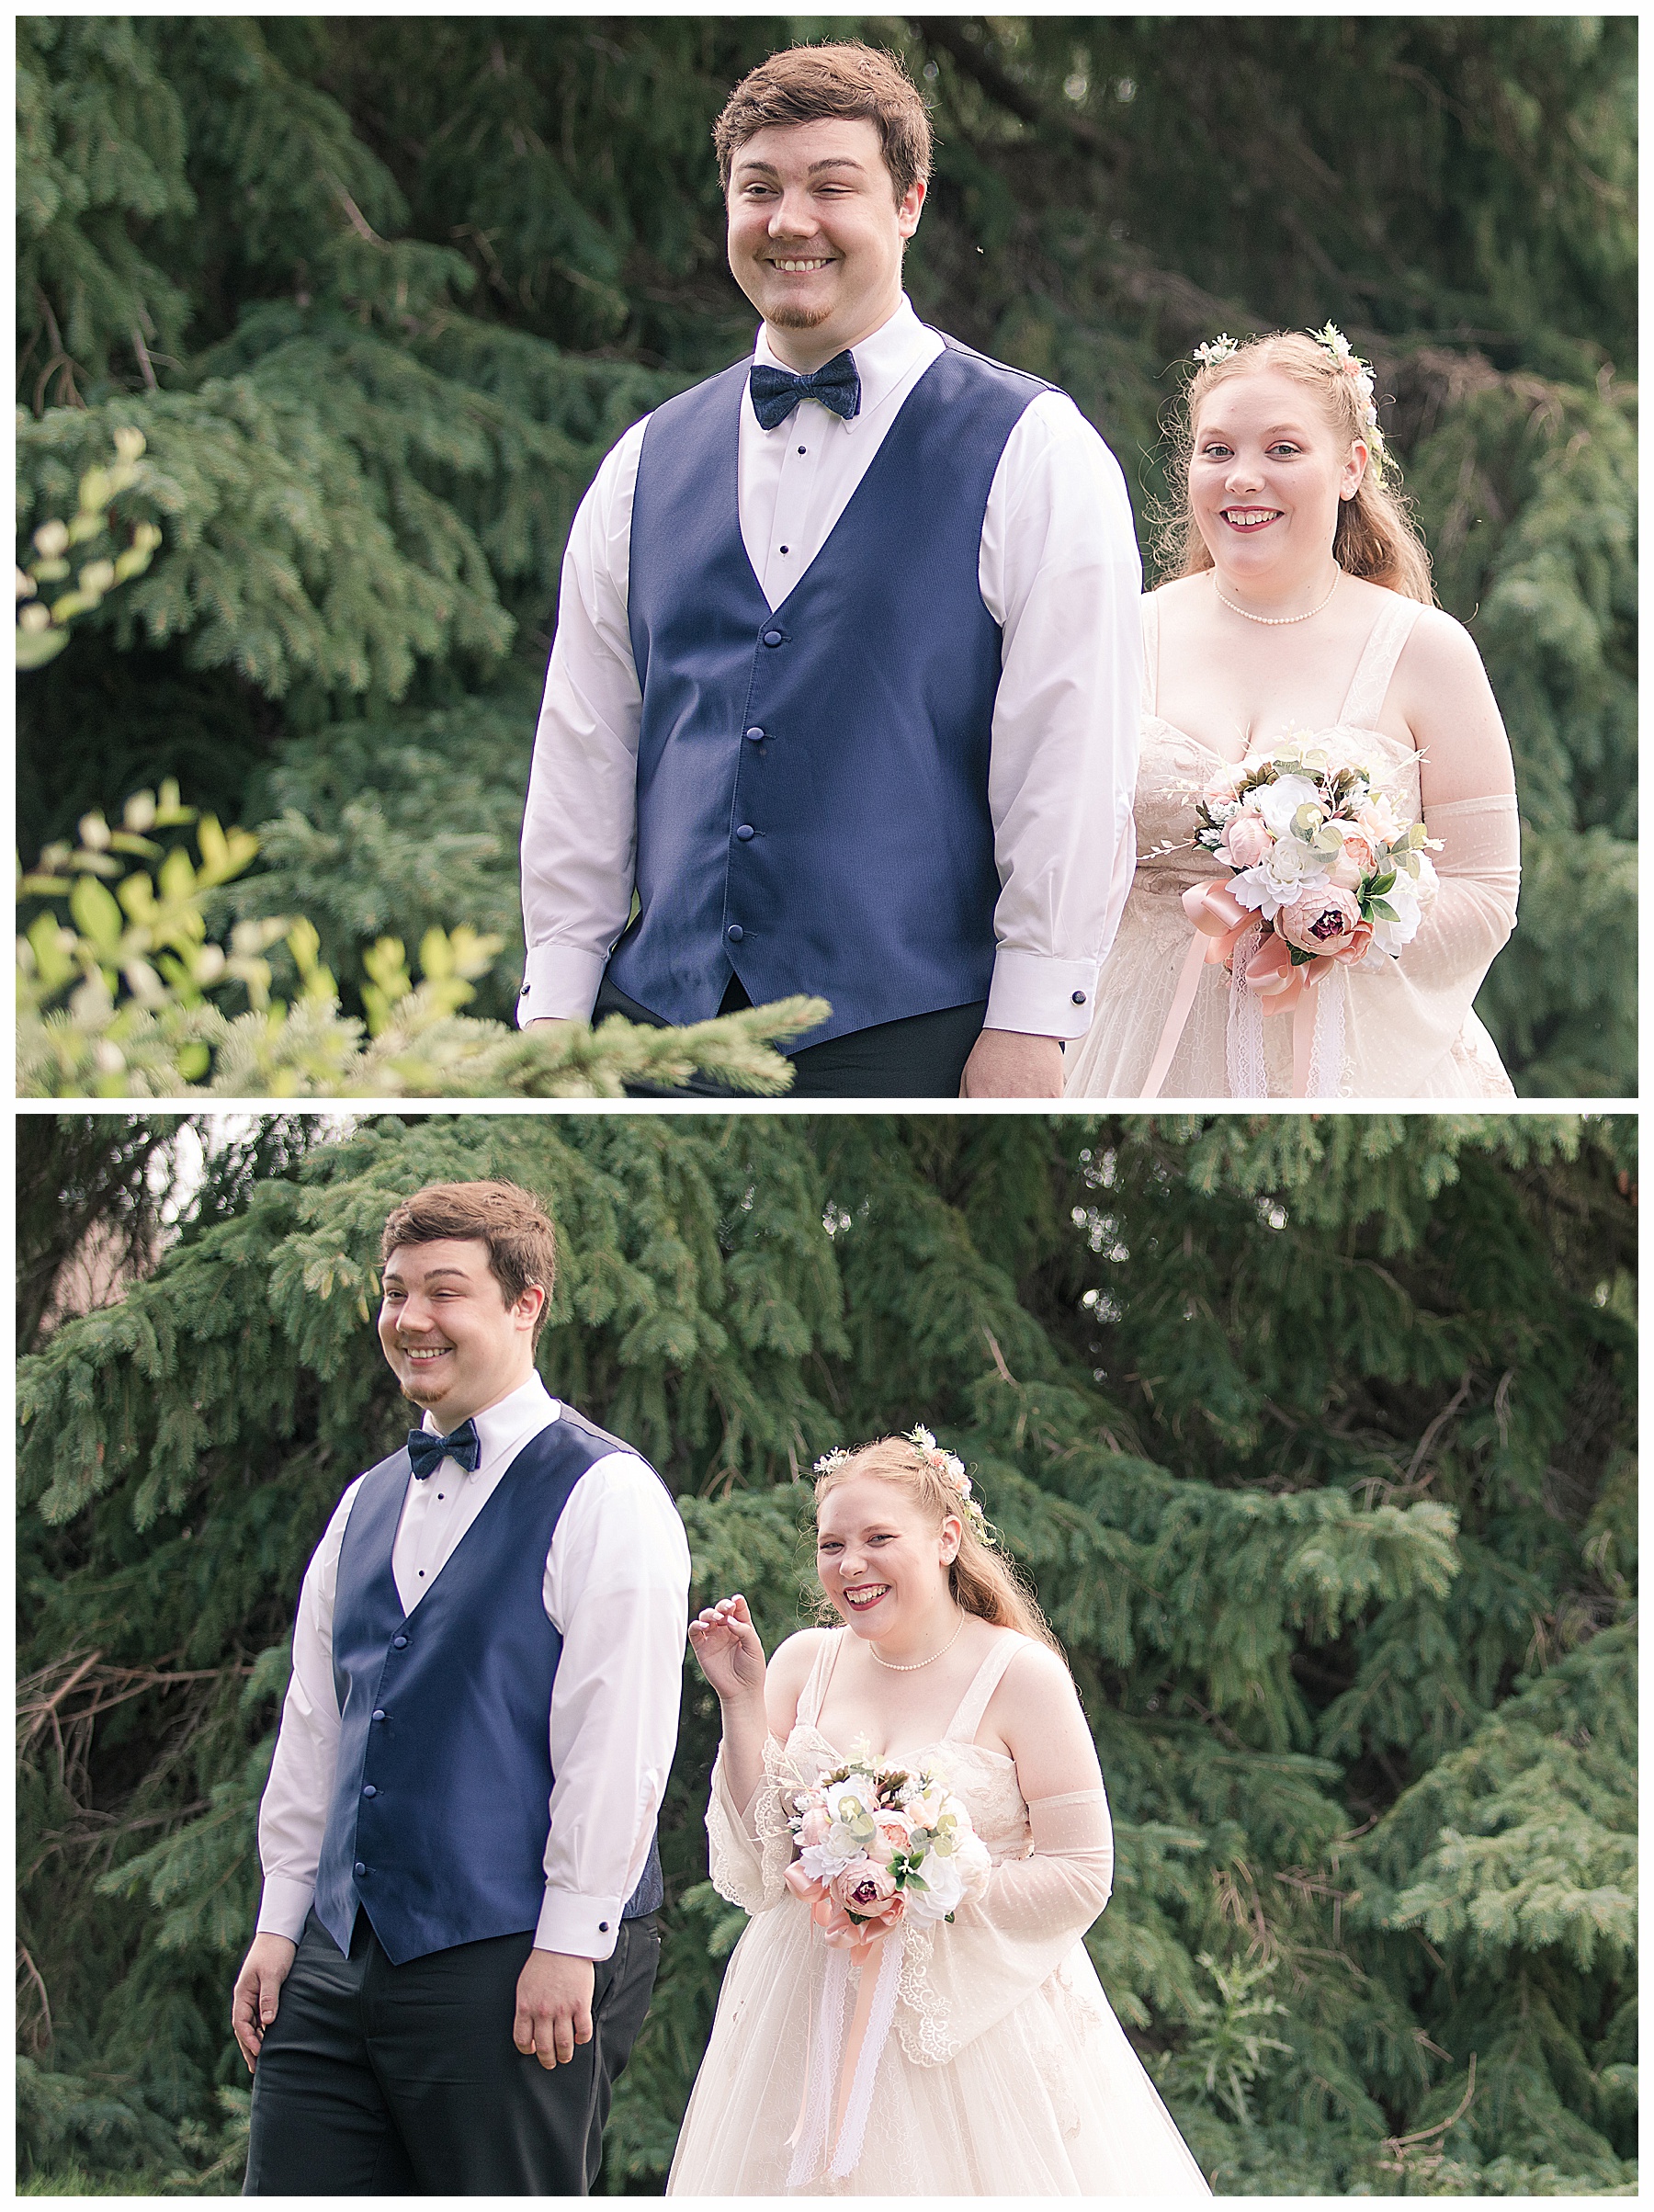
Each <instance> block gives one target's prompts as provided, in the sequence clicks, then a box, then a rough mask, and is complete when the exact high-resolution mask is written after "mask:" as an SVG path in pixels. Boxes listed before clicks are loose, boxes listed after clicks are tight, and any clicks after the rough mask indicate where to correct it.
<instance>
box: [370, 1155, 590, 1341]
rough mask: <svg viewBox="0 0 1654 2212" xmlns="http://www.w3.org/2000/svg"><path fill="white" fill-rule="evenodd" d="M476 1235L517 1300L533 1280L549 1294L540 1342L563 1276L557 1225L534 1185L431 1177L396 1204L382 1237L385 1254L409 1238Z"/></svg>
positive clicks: (504, 1288)
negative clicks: (445, 1180)
mask: <svg viewBox="0 0 1654 2212" xmlns="http://www.w3.org/2000/svg"><path fill="white" fill-rule="evenodd" d="M444 1237H475V1238H480V1239H481V1242H483V1243H484V1244H486V1245H487V1247H488V1272H489V1273H490V1275H492V1276H493V1278H494V1280H495V1282H496V1283H498V1284H499V1286H500V1295H501V1297H502V1298H503V1299H504V1301H505V1303H506V1304H507V1305H508V1306H515V1304H516V1302H517V1300H518V1299H520V1298H521V1297H522V1295H523V1293H524V1291H525V1290H527V1288H528V1287H529V1285H530V1284H531V1283H538V1285H539V1287H540V1288H541V1289H542V1290H543V1291H544V1292H545V1294H546V1302H545V1304H544V1305H543V1306H541V1308H540V1310H539V1314H538V1319H537V1320H536V1322H535V1324H534V1334H535V1339H536V1341H537V1342H538V1337H539V1333H540V1330H541V1328H542V1327H543V1326H544V1324H545V1319H546V1315H547V1314H548V1312H549V1310H550V1307H551V1290H552V1286H553V1285H554V1284H555V1283H556V1281H557V1231H555V1230H554V1229H553V1228H552V1226H551V1223H550V1220H549V1218H548V1216H547V1214H546V1211H545V1208H543V1207H542V1206H541V1205H540V1202H539V1200H538V1198H537V1197H535V1195H534V1193H533V1192H532V1191H531V1190H525V1189H524V1188H523V1186H522V1185H521V1184H520V1183H482V1182H478V1183H427V1184H426V1185H425V1188H424V1189H423V1190H416V1191H415V1192H414V1196H413V1197H411V1198H404V1199H403V1200H402V1204H401V1205H400V1206H396V1207H393V1208H391V1213H390V1215H389V1217H388V1218H387V1219H386V1222H385V1227H384V1232H383V1234H382V1235H381V1236H380V1261H381V1262H383V1261H385V1260H388V1259H389V1258H390V1257H391V1253H393V1252H395V1251H396V1250H397V1249H398V1247H399V1246H401V1245H403V1244H435V1243H436V1242H439V1241H440V1240H441V1239H442V1238H444Z"/></svg>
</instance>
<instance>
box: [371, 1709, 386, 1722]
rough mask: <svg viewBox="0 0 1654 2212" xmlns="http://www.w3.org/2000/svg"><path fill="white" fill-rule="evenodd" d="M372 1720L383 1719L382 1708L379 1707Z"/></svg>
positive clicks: (383, 1712)
mask: <svg viewBox="0 0 1654 2212" xmlns="http://www.w3.org/2000/svg"><path fill="white" fill-rule="evenodd" d="M373 1718H374V1719H376V1720H382V1719H384V1718H385V1708H384V1707H383V1706H380V1709H379V1710H378V1712H376V1713H375V1714H374V1716H373Z"/></svg>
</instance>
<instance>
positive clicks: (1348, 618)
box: [1066, 323, 1519, 1098]
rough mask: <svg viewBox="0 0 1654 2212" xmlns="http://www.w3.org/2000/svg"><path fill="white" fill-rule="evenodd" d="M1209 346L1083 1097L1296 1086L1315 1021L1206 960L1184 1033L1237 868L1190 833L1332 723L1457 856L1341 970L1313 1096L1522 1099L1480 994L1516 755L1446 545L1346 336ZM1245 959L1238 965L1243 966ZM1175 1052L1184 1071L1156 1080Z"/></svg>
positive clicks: (1148, 660)
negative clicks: (1416, 903)
mask: <svg viewBox="0 0 1654 2212" xmlns="http://www.w3.org/2000/svg"><path fill="white" fill-rule="evenodd" d="M1195 357H1196V359H1197V360H1198V361H1199V362H1200V363H1201V366H1200V368H1199V369H1197V371H1196V373H1195V376H1194V377H1193V379H1192V380H1191V381H1190V383H1189V386H1188V389H1187V393H1186V403H1187V413H1186V416H1185V425H1186V426H1185V431H1184V442H1183V451H1182V453H1181V455H1180V468H1179V470H1178V471H1176V472H1175V473H1176V474H1177V475H1178V476H1179V477H1180V478H1181V500H1180V510H1179V512H1178V513H1177V514H1176V516H1174V525H1175V527H1177V528H1178V529H1179V531H1180V533H1181V537H1180V542H1179V543H1178V545H1177V548H1176V550H1177V551H1178V552H1179V553H1180V554H1181V565H1180V566H1179V568H1178V571H1177V573H1176V574H1175V576H1174V577H1173V579H1172V581H1171V582H1169V583H1167V584H1162V585H1161V587H1160V589H1159V590H1158V591H1155V592H1151V593H1150V594H1148V595H1147V596H1145V598H1144V600H1143V603H1142V605H1143V649H1144V686H1143V707H1144V720H1143V749H1142V760H1141V767H1140V770H1139V779H1138V786H1137V800H1136V812H1137V826H1138V845H1139V862H1138V870H1137V875H1136V878H1135V879H1134V881H1133V884H1132V889H1131V893H1130V896H1129V898H1128V899H1127V904H1126V910H1125V913H1124V915H1123V917H1122V920H1121V924H1120V929H1119V934H1118V936H1117V938H1116V943H1115V947H1114V949H1113V952H1112V953H1111V955H1110V957H1109V959H1108V960H1107V962H1106V964H1105V968H1104V970H1103V974H1102V978H1101V980H1100V982H1099V985H1098V994H1097V1001H1096V1007H1095V1012H1094V1015H1093V1021H1092V1026H1091V1029H1090V1032H1089V1034H1088V1035H1087V1037H1086V1038H1085V1039H1084V1041H1083V1043H1082V1045H1081V1046H1080V1047H1079V1048H1078V1049H1072V1050H1071V1056H1070V1058H1071V1065H1070V1071H1069V1076H1068V1082H1067V1085H1066V1095H1068V1096H1069V1097H1071V1098H1072V1097H1086V1098H1098V1097H1109V1098H1125V1097H1140V1096H1145V1095H1163V1096H1166V1097H1180V1098H1195V1097H1221V1096H1229V1095H1236V1096H1257V1095H1264V1094H1267V1095H1284V1094H1287V1093H1290V1092H1291V1091H1292V1090H1293V1089H1294V1087H1295V1083H1294V1065H1293V1037H1292V1031H1293V1027H1294V1024H1293V1023H1292V1022H1291V1021H1288V1020H1281V1019H1278V1018H1277V1019H1267V1018H1263V1010H1264V1008H1265V1007H1266V1006H1267V1004H1268V1003H1269V1002H1267V1001H1261V1000H1260V999H1259V998H1258V997H1257V995H1256V994H1255V993H1252V992H1250V991H1248V990H1247V989H1246V987H1245V984H1244V981H1240V982H1237V981H1233V980H1231V977H1230V975H1229V974H1228V973H1226V972H1225V970H1224V968H1223V967H1222V966H1220V965H1218V964H1215V963H1213V964H1208V965H1207V966H1206V967H1204V968H1203V969H1202V970H1201V971H1200V975H1199V981H1198V982H1197V983H1195V985H1194V999H1193V1004H1192V1006H1191V1007H1190V1008H1189V1011H1188V1014H1187V1018H1186V1022H1185V1023H1184V1026H1183V1027H1182V1029H1181V1033H1179V1028H1178V1016H1179V1014H1180V1013H1181V1008H1179V1009H1178V1010H1177V1011H1176V1012H1174V1010H1173V998H1174V995H1175V994H1176V993H1177V990H1178V983H1179V977H1180V971H1182V970H1183V968H1184V957H1185V952H1186V949H1187V947H1189V945H1190V943H1191V941H1192V938H1193V936H1194V929H1193V926H1192V925H1191V923H1190V921H1189V920H1188V918H1187V916H1186V914H1185V911H1184V904H1183V894H1184V892H1185V891H1186V890H1190V889H1191V887H1192V886H1196V885H1201V884H1205V883H1214V882H1227V881H1228V880H1229V869H1228V868H1226V867H1225V866H1224V865H1223V863H1222V862H1221V861H1220V860H1219V859H1218V857H1217V856H1215V855H1212V854H1209V853H1207V852H1205V851H1202V850H1201V849H1200V848H1199V847H1197V846H1195V845H1192V843H1191V839H1192V836H1193V833H1194V829H1195V813H1194V809H1195V800H1197V799H1198V798H1199V797H1200V795H1201V793H1202V791H1203V789H1204V788H1205V787H1206V786H1207V783H1208V781H1210V780H1211V779H1212V778H1213V777H1214V776H1215V775H1218V774H1221V771H1222V769H1223V768H1224V767H1225V766H1232V765H1233V764H1235V763H1238V762H1240V761H1241V759H1243V758H1244V757H1246V756H1247V755H1248V754H1252V753H1253V752H1256V751H1259V750H1261V749H1267V748H1270V747H1273V746H1274V745H1275V744H1277V743H1280V742H1281V741H1282V740H1284V739H1286V738H1288V737H1289V736H1291V737H1295V738H1301V737H1304V736H1306V735H1308V734H1311V733H1312V734H1313V735H1314V737H1315V739H1316V740H1317V741H1318V742H1319V743H1323V744H1324V743H1328V742H1329V741H1330V742H1331V744H1332V745H1333V746H1334V747H1335V748H1336V750H1337V751H1338V752H1339V753H1341V754H1342V755H1343V756H1344V757H1346V758H1354V759H1357V760H1360V761H1361V762H1363V763H1364V764H1365V765H1367V766H1369V767H1370V768H1371V769H1372V770H1373V771H1374V772H1375V776H1376V781H1377V783H1378V786H1379V788H1380V789H1381V791H1383V792H1384V793H1385V794H1386V795H1387V796H1388V798H1389V800H1390V801H1391V803H1392V806H1393V808H1394V811H1395V814H1396V816H1397V818H1398V819H1399V822H1401V823H1403V824H1405V823H1407V822H1412V821H1417V820H1419V819H1420V818H1421V816H1422V819H1423V822H1424V824H1425V828H1426V830H1427V832H1428V834H1429V835H1430V836H1431V838H1432V839H1433V840H1439V842H1440V849H1439V850H1438V851H1437V852H1436V853H1435V856H1434V867H1435V873H1436V875H1437V877H1438V878H1439V879H1440V888H1439V891H1438V893H1437V895H1436V898H1435V900H1434V902H1433V904H1431V905H1429V906H1427V907H1426V908H1425V910H1424V913H1423V918H1422V924H1421V926H1420V928H1419V932H1418V935H1417V936H1415V937H1414V938H1413V940H1412V942H1411V943H1410V944H1409V945H1407V946H1405V947H1403V949H1402V950H1401V953H1400V956H1399V959H1390V958H1388V956H1386V955H1383V954H1380V953H1378V952H1376V951H1375V952H1373V953H1370V954H1369V955H1368V957H1367V958H1366V959H1365V960H1363V961H1362V962H1361V963H1360V964H1359V965H1358V966H1352V967H1343V966H1339V967H1337V968H1336V969H1335V970H1333V971H1332V972H1331V976H1330V978H1329V981H1328V982H1327V983H1325V984H1323V985H1321V986H1320V987H1319V989H1318V990H1317V992H1316V993H1315V994H1314V996H1315V998H1316V999H1317V1001H1318V1002H1320V1001H1327V1002H1328V1003H1327V1004H1326V1005H1325V1006H1324V1007H1322V1008H1321V1009H1320V1012H1319V1013H1318V1014H1317V1029H1318V1032H1319V1033H1320V1037H1322V1038H1328V1037H1330V1038H1331V1044H1330V1046H1327V1047H1322V1046H1320V1045H1319V1044H1318V1048H1317V1064H1316V1072H1315V1074H1314V1076H1313V1077H1312V1078H1311V1079H1310V1080H1311V1081H1312V1082H1313V1083H1314V1087H1315V1088H1316V1089H1317V1090H1318V1091H1323V1092H1325V1093H1329V1094H1331V1095H1342V1096H1345V1097H1360V1098H1367V1097H1406V1098H1444V1097H1462V1096H1471V1097H1487V1098H1491V1097H1508V1096H1510V1095H1512V1093H1511V1083H1510V1080H1509V1078H1508V1077H1507V1075H1506V1074H1505V1072H1504V1069H1503V1067H1502V1066H1501V1062H1500V1059H1499V1055H1498V1052H1497V1050H1496V1049H1495V1048H1494V1045H1493V1041H1492V1039H1491V1038H1490V1037H1489V1035H1488V1033H1487V1031H1486V1029H1485V1028H1484V1027H1482V1025H1481V1023H1480V1022H1479V1021H1478V1018H1477V1016H1476V1015H1475V1013H1474V1012H1473V1011H1472V1002H1473V1000H1474V999H1475V996H1476V993H1477V992H1478V989H1479V987H1480V985H1481V981H1482V978H1483V977H1484V976H1485V975H1486V974H1487V971H1488V969H1489V967H1490V964H1491V962H1492V959H1493V957H1494V955H1495V954H1496V953H1497V952H1498V950H1499V948H1500V947H1501V945H1502V944H1503V943H1504V941H1505V939H1506V938H1507V937H1508V936H1509V935H1510V933H1511V930H1512V927H1513V926H1514V924H1515V920H1516V886H1517V877H1518V862H1519V844H1518V825H1517V816H1516V799H1515V785H1514V780H1513V777H1512V766H1511V751H1510V746H1509V743H1507V741H1506V738H1505V732H1504V727H1503V724H1502V723H1501V720H1500V716H1499V709H1498V708H1497V706H1496V705H1495V704H1494V700H1493V695H1492V692H1491V691H1490V688H1489V686H1488V679H1487V675H1486V674H1485V672H1484V671H1483V668H1482V664H1481V661H1480V658H1479V656H1478V652H1477V650H1476V647H1475V646H1474V644H1473V643H1472V642H1471V641H1470V638H1469V636H1468V635H1467V632H1466V631H1465V630H1463V629H1462V628H1461V627H1460V625H1459V624H1458V623H1457V622H1456V621H1455V620H1454V619H1453V618H1452V617H1451V616H1449V615H1446V614H1444V613H1443V612H1442V610H1441V609H1440V608H1439V607H1435V606H1434V605H1433V601H1432V595H1431V588H1430V571H1429V562H1428V557H1427V555H1426V554H1425V551H1424V549H1423V547H1422V544H1421V543H1420V541H1419V539H1418V537H1417V535H1416V533H1415V532H1414V530H1413V527H1412V525H1411V523H1410V520H1409V518H1408V516H1407V513H1406V510H1405V508H1404V507H1403V506H1402V505H1401V503H1400V501H1399V499H1398V498H1397V496H1396V495H1395V493H1394V492H1393V491H1392V490H1391V489H1390V488H1389V485H1388V482H1387V481H1386V480H1387V479H1388V476H1389V474H1390V469H1389V467H1388V464H1387V462H1386V459H1385V454H1384V447H1383V440H1382V438H1381V437H1380V436H1379V432H1378V427H1377V421H1376V410H1375V409H1374V407H1373V405H1372V399H1371V393H1372V378H1371V375H1370V373H1369V372H1368V371H1367V369H1365V366H1364V365H1363V364H1362V363H1361V362H1360V361H1359V360H1358V359H1357V358H1356V357H1355V356H1354V354H1353V353H1351V351H1350V349H1349V346H1348V345H1347V342H1346V341H1345V340H1344V339H1343V338H1342V336H1341V335H1340V334H1339V333H1337V332H1336V331H1334V330H1333V329H1332V327H1331V324H1330V323H1329V324H1328V325H1327V328H1326V330H1325V331H1323V332H1322V333H1320V335H1308V334H1307V333H1286V334H1283V335H1274V336H1272V337H1263V338H1254V339H1252V340H1251V341H1249V342H1248V343H1247V344H1245V345H1241V346H1237V345H1236V343H1235V341H1234V340H1233V339H1231V338H1227V337H1226V338H1219V339H1218V340H1216V341H1215V342H1214V343H1212V344H1211V345H1208V346H1200V347H1197V348H1196V353H1195ZM1427 879H1428V878H1427ZM1335 880H1336V879H1335ZM1248 957H1249V956H1248V954H1247V951H1246V948H1245V947H1242V950H1241V957H1240V958H1239V959H1235V961H1234V962H1233V965H1234V967H1235V968H1236V969H1237V970H1241V975H1242V976H1243V975H1244V970H1245V964H1246V960H1247V958H1248ZM1329 993H1332V994H1335V995H1334V996H1333V997H1331V999H1330V998H1329ZM1248 1024H1250V1043H1249V1042H1248V1029H1247V1025H1248ZM1340 1027H1342V1048H1341V1046H1340V1042H1339V1038H1338V1031H1339V1029H1340ZM1260 1032H1261V1035H1260ZM1173 1038H1175V1043H1174V1044H1173ZM1157 1045H1159V1046H1160V1047H1161V1051H1160V1055H1159V1057H1160V1058H1161V1061H1163V1060H1164V1058H1165V1052H1166V1050H1167V1049H1169V1050H1170V1052H1171V1058H1170V1064H1169V1066H1168V1067H1166V1069H1165V1072H1164V1074H1163V1077H1162V1079H1161V1080H1160V1081H1159V1082H1158V1083H1156V1084H1154V1085H1153V1087H1152V1088H1150V1087H1149V1086H1150V1074H1151V1070H1153V1069H1154V1063H1155V1062H1156V1059H1157ZM1299 1080H1300V1082H1301V1081H1302V1080H1303V1079H1302V1077H1301V1076H1300V1078H1299Z"/></svg>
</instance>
